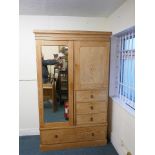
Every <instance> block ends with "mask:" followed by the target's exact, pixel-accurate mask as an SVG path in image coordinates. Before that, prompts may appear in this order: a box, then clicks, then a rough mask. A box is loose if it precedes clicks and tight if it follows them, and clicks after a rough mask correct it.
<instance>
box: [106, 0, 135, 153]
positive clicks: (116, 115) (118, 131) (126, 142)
mask: <svg viewBox="0 0 155 155" xmlns="http://www.w3.org/2000/svg"><path fill="white" fill-rule="evenodd" d="M134 3H135V1H134V0H127V1H126V2H125V3H124V4H123V5H122V6H121V7H120V8H118V9H117V10H116V11H115V12H114V13H113V14H112V15H111V16H109V17H108V19H107V21H106V22H107V23H106V26H107V27H106V30H111V31H112V32H113V34H115V33H118V32H121V31H123V30H125V29H127V28H129V27H132V26H134V25H135V10H134V8H135V4H134ZM112 42H113V47H111V63H110V64H111V66H110V75H111V77H110V88H111V89H110V95H111V96H112V97H113V95H115V91H114V89H115V87H114V85H115V82H116V81H114V78H113V77H114V74H116V72H115V71H116V70H115V66H116V64H117V62H116V61H115V60H116V59H115V56H116V44H115V43H116V42H117V39H115V38H114V37H113V40H112ZM110 107H111V115H112V116H111V119H110V122H111V142H112V144H113V145H114V147H115V149H116V150H117V152H118V153H119V155H126V154H127V151H129V152H131V153H132V155H134V154H135V135H134V133H135V117H134V115H133V114H132V113H130V112H128V110H127V107H126V108H125V106H122V105H121V104H120V101H119V100H117V101H116V100H112V102H111V105H110Z"/></svg>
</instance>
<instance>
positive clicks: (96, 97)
mask: <svg viewBox="0 0 155 155" xmlns="http://www.w3.org/2000/svg"><path fill="white" fill-rule="evenodd" d="M107 100H108V92H107V90H106V89H101V90H86V91H76V102H92V101H107Z"/></svg>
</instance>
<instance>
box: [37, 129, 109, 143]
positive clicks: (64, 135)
mask: <svg viewBox="0 0 155 155" xmlns="http://www.w3.org/2000/svg"><path fill="white" fill-rule="evenodd" d="M106 132H107V130H106V126H98V127H77V128H66V129H65V128H64V129H57V130H43V131H41V132H40V136H41V144H59V143H68V142H80V141H90V140H105V139H106Z"/></svg>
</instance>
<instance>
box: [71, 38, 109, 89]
mask: <svg viewBox="0 0 155 155" xmlns="http://www.w3.org/2000/svg"><path fill="white" fill-rule="evenodd" d="M74 65H75V70H74V74H75V76H74V80H75V85H74V86H75V87H74V89H75V90H90V89H102V88H106V87H108V69H109V42H105V41H75V42H74Z"/></svg>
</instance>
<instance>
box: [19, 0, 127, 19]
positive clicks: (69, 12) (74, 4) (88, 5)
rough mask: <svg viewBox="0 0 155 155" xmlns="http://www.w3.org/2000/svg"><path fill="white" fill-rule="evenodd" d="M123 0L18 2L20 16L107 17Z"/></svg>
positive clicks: (38, 0)
mask: <svg viewBox="0 0 155 155" xmlns="http://www.w3.org/2000/svg"><path fill="white" fill-rule="evenodd" d="M123 2H125V0H19V14H20V15H49V16H79V17H107V16H109V15H110V14H112V13H113V12H114V11H115V10H116V9H117V8H118V7H119V6H120V5H121V4H122V3H123Z"/></svg>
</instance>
